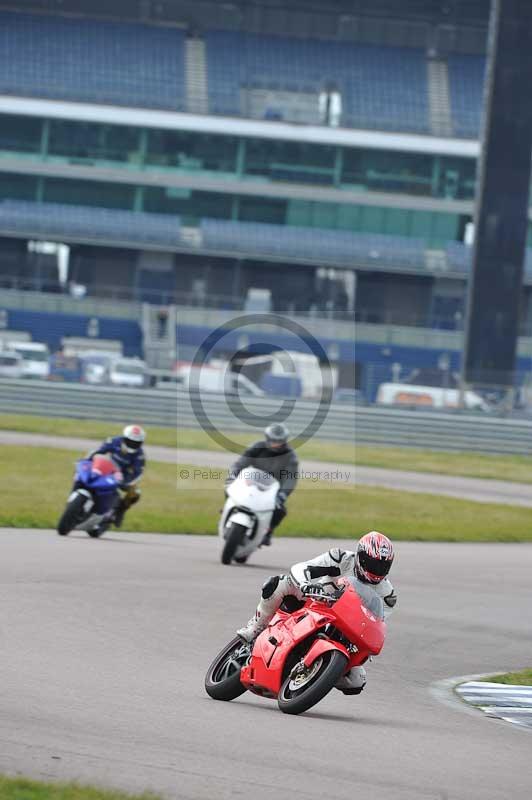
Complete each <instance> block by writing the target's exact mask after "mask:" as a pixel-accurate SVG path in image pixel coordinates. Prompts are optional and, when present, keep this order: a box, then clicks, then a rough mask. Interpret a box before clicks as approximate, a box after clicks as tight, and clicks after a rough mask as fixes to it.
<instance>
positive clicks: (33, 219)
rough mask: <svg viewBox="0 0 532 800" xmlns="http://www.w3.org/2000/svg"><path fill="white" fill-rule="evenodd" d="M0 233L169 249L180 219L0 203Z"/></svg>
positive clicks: (176, 241) (177, 238)
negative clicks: (70, 238) (79, 238)
mask: <svg viewBox="0 0 532 800" xmlns="http://www.w3.org/2000/svg"><path fill="white" fill-rule="evenodd" d="M0 231H2V232H9V233H18V232H20V233H21V234H27V233H31V234H32V235H35V236H38V235H39V234H41V235H45V236H59V237H60V236H67V237H81V238H82V239H86V240H89V241H119V242H127V243H131V244H136V245H149V244H157V245H166V246H168V247H170V248H172V247H175V246H177V245H179V243H180V219H179V217H175V216H172V215H169V214H148V213H141V212H134V211H122V210H119V209H110V208H94V207H90V206H76V205H66V204H61V203H31V202H28V201H23V200H3V201H1V202H0Z"/></svg>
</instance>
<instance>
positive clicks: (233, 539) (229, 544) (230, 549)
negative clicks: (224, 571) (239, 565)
mask: <svg viewBox="0 0 532 800" xmlns="http://www.w3.org/2000/svg"><path fill="white" fill-rule="evenodd" d="M246 530H247V528H246V526H245V525H239V524H238V522H233V523H232V525H231V527H230V528H229V531H228V533H227V539H226V540H225V544H224V548H223V550H222V564H230V563H231V561H232V560H233V558H234V555H235V553H236V551H237V548H238V546H239V544H241V543H242V540H243V538H244V536H245V534H246Z"/></svg>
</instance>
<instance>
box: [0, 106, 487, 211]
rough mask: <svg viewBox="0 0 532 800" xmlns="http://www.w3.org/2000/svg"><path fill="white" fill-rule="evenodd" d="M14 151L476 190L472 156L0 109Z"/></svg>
mask: <svg viewBox="0 0 532 800" xmlns="http://www.w3.org/2000/svg"><path fill="white" fill-rule="evenodd" d="M14 152H16V153H18V154H21V155H31V156H33V157H38V158H40V159H42V160H53V161H64V162H65V163H80V164H88V165H92V166H98V165H99V164H100V165H102V166H108V165H109V164H117V165H120V166H127V167H129V168H131V169H142V170H143V171H145V172H149V170H150V169H157V170H158V171H159V172H160V171H161V170H163V171H165V172H168V174H169V175H170V174H172V173H174V174H175V173H179V174H190V175H194V174H202V173H203V174H209V175H212V174H218V175H220V176H221V175H223V176H227V177H232V178H236V177H238V178H243V179H248V180H255V181H263V182H269V183H276V182H282V183H297V184H310V185H315V186H328V187H336V188H338V189H347V190H350V191H360V192H366V191H372V192H386V193H395V194H403V195H411V196H422V197H433V198H445V199H459V200H467V199H472V198H473V197H474V191H475V170H476V162H475V159H473V158H460V157H450V156H433V155H426V154H422V153H401V152H394V151H383V150H374V149H371V148H355V147H344V146H333V145H325V144H310V143H307V142H287V141H279V140H272V139H261V138H255V137H237V136H229V135H224V134H210V133H199V132H195V131H194V132H187V131H169V130H157V129H148V128H135V127H129V126H127V125H108V124H104V123H96V122H81V121H70V120H46V119H38V118H33V117H25V116H14V115H9V114H2V115H0V158H1V157H2V153H6V154H13V153H14ZM163 180H164V177H163Z"/></svg>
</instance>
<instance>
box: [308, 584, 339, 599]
mask: <svg viewBox="0 0 532 800" xmlns="http://www.w3.org/2000/svg"><path fill="white" fill-rule="evenodd" d="M342 594H343V591H341V590H340V589H336V591H335V592H334V593H332V592H327V591H326V590H325V589H324V588H321V587H320V586H316V587H313V586H312V587H309V588H308V589H306V590H303V597H305V598H307V597H308V598H310V599H311V600H320V601H322V602H328V603H335V602H336V601H337V600H338V599H339V598H340V597H341V596H342Z"/></svg>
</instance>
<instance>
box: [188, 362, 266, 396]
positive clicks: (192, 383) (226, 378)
mask: <svg viewBox="0 0 532 800" xmlns="http://www.w3.org/2000/svg"><path fill="white" fill-rule="evenodd" d="M175 380H176V384H177V387H178V388H179V389H183V390H184V391H188V392H195V391H196V392H218V393H221V394H235V395H236V394H238V395H240V396H246V397H264V392H263V391H262V389H260V388H259V387H258V386H257V385H256V384H254V383H253V381H250V380H249V378H246V376H245V375H241V374H240V373H238V372H231V371H230V370H229V366H228V365H226V366H225V367H221V366H211V365H210V364H203V365H202V366H201V367H199V366H198V367H195V366H193V365H192V364H189V365H181V366H179V367H178V368H177V369H176V371H175Z"/></svg>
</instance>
